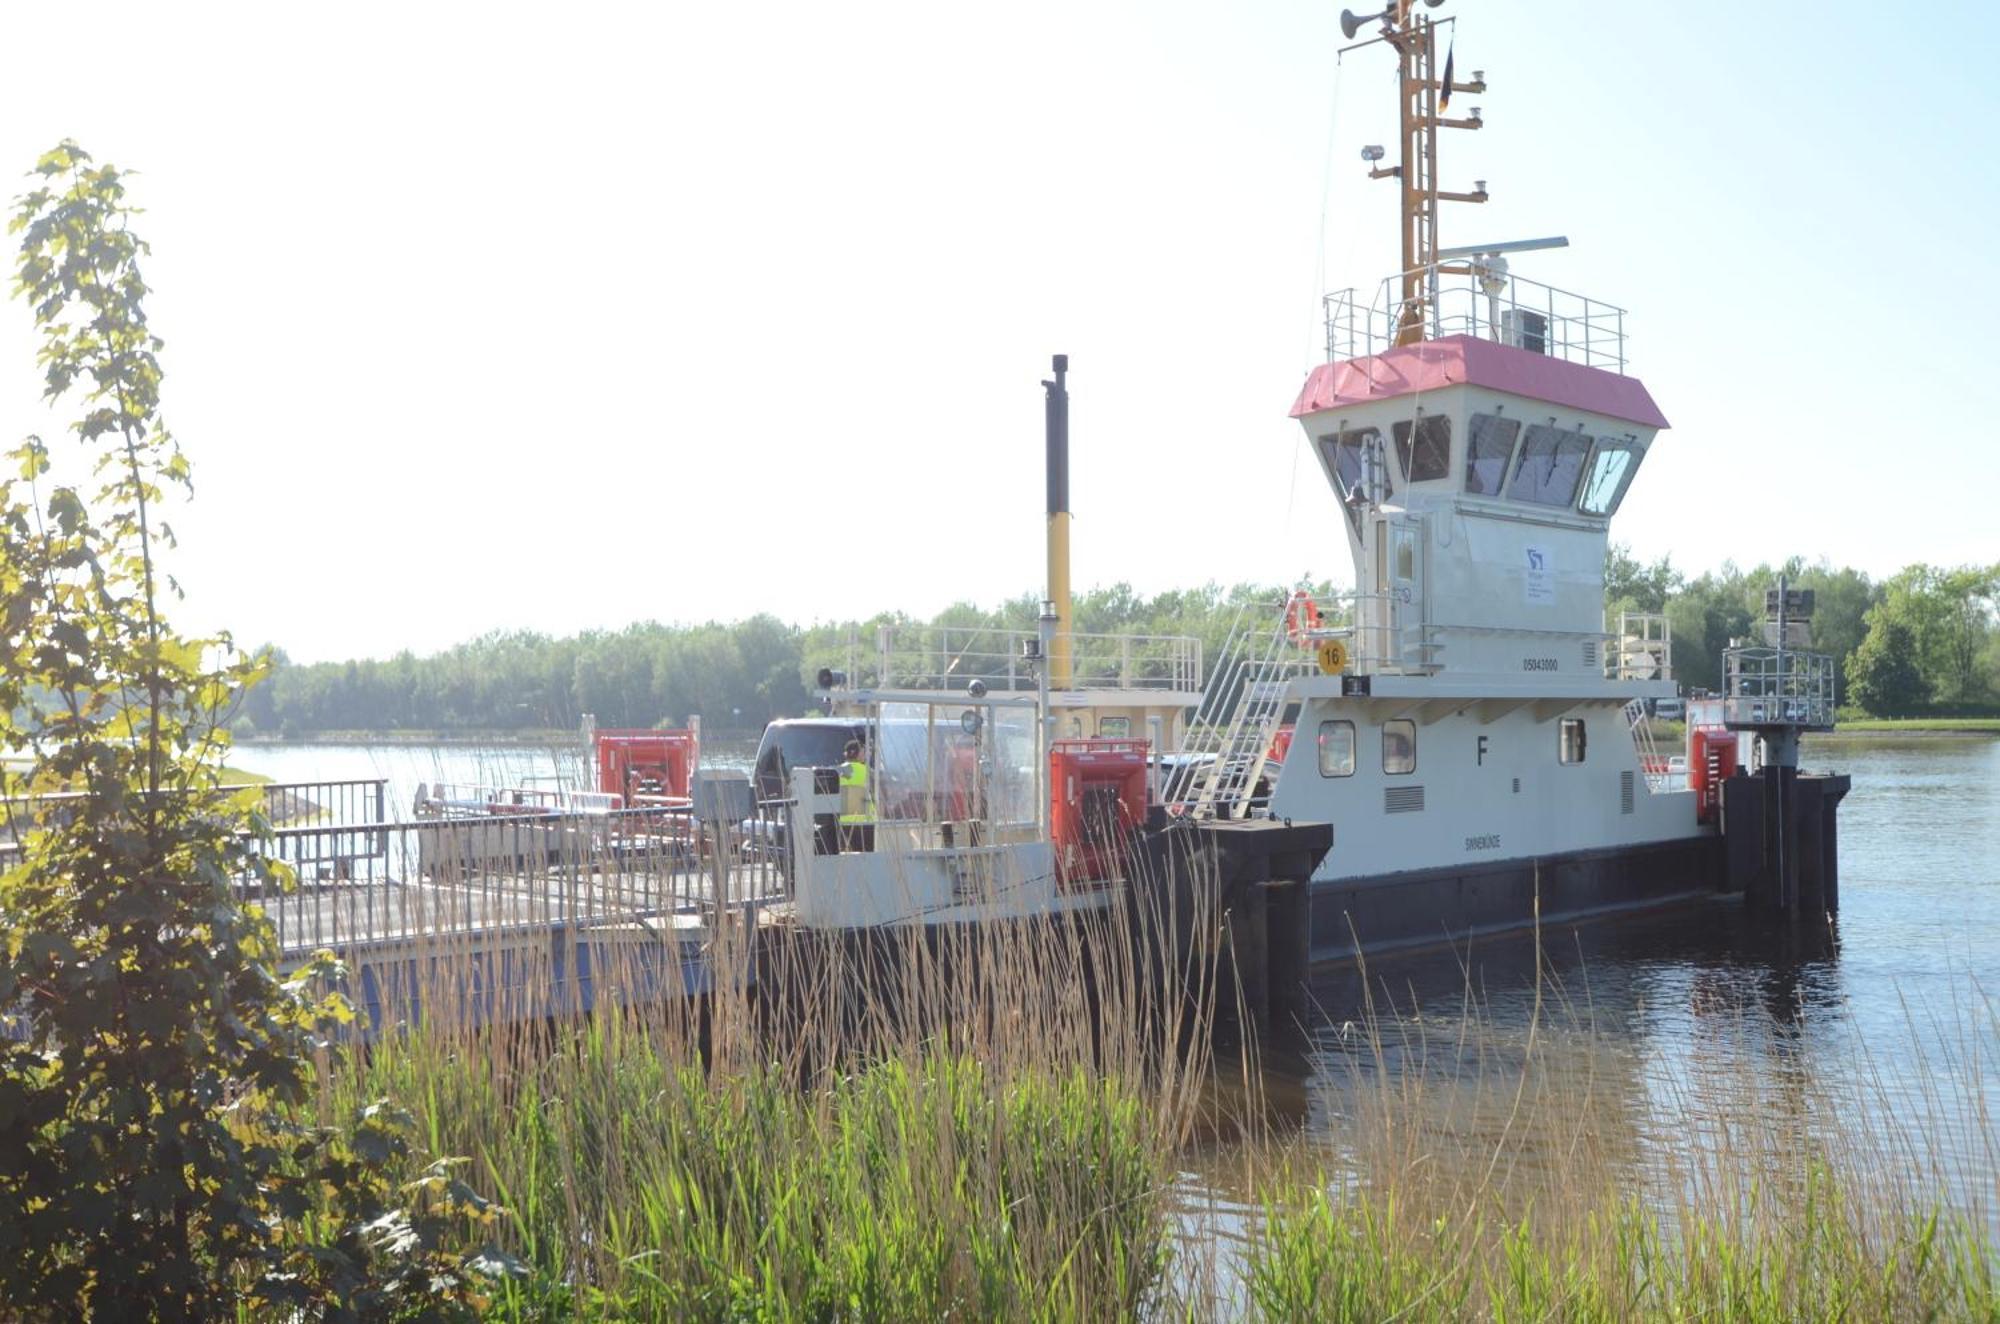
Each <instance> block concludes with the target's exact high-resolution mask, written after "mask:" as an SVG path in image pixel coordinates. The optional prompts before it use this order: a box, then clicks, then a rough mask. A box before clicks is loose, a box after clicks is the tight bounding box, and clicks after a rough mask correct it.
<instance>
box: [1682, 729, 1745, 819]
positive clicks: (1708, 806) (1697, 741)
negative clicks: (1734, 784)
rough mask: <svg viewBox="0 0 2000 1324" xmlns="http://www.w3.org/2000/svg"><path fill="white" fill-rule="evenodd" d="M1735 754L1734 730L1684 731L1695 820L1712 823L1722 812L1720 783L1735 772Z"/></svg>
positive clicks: (1689, 787) (1689, 786)
mask: <svg viewBox="0 0 2000 1324" xmlns="http://www.w3.org/2000/svg"><path fill="white" fill-rule="evenodd" d="M1736 757H1737V750H1736V733H1735V732H1734V731H1731V730H1730V729H1729V728H1728V727H1726V726H1697V727H1695V728H1693V729H1692V730H1690V731H1689V732H1688V789H1690V790H1692V791H1693V792H1694V817H1695V821H1696V822H1697V823H1713V822H1714V821H1715V819H1716V815H1717V814H1719V813H1720V812H1721V811H1722V783H1723V782H1724V781H1725V780H1727V779H1728V778H1730V777H1732V776H1734V775H1735V773H1736Z"/></svg>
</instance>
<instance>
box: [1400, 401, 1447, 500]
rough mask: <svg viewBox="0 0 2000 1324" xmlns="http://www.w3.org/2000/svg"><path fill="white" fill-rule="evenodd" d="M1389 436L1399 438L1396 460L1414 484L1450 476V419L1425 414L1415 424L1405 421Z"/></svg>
mask: <svg viewBox="0 0 2000 1324" xmlns="http://www.w3.org/2000/svg"><path fill="white" fill-rule="evenodd" d="M1389 430H1390V433H1391V434H1392V435H1393V436H1394V437H1395V438H1396V458H1397V459H1399V460H1401V461H1402V462H1403V474H1404V476H1405V477H1406V478H1407V479H1408V480H1409V481H1410V482H1412V483H1427V482H1429V481H1431V480H1432V479H1433V478H1449V477H1451V416H1450V415H1449V414H1426V415H1424V416H1423V417H1422V418H1419V419H1417V420H1416V421H1415V422H1414V423H1412V422H1411V421H1410V420H1409V419H1407V418H1406V419H1404V420H1403V421H1402V422H1400V423H1396V424H1394V425H1393V426H1392V427H1391V428H1390V429H1389Z"/></svg>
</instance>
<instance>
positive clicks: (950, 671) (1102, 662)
mask: <svg viewBox="0 0 2000 1324" xmlns="http://www.w3.org/2000/svg"><path fill="white" fill-rule="evenodd" d="M1057 640H1058V641H1064V640H1066V641H1067V642H1068V644H1069V655H1070V685H1071V687H1072V688H1075V689H1107V690H1133V691H1141V692H1146V691H1150V692H1155V693H1158V692H1178V693H1184V694H1185V693H1193V692H1195V691H1198V690H1200V689H1201V687H1202V679H1203V673H1202V656H1201V640H1199V639H1197V638H1195V637H1194V636H1192V635H1148V634H1085V633H1071V634H1068V635H1058V636H1057ZM1039 648H1040V637H1039V635H1038V634H1037V633H1036V632H1035V631H1033V630H1004V629H993V628H986V627H981V626H897V625H885V626H882V627H880V628H879V629H878V630H877V631H876V637H875V640H874V647H873V648H872V649H870V648H867V647H865V646H863V645H862V644H861V643H860V641H858V640H857V641H856V642H855V643H854V644H853V645H852V646H851V647H850V648H849V650H848V655H847V665H846V668H845V673H844V674H845V676H846V684H847V685H848V686H849V687H852V688H867V687H874V688H881V689H891V688H893V689H943V690H962V689H965V688H966V687H967V686H969V685H970V684H971V683H972V682H973V681H974V680H977V681H979V682H981V683H982V684H984V685H985V686H986V687H987V688H988V689H990V690H1032V689H1034V688H1035V685H1036V679H1035V664H1034V660H1033V658H1034V654H1035V652H1036V651H1037V650H1038V649H1039Z"/></svg>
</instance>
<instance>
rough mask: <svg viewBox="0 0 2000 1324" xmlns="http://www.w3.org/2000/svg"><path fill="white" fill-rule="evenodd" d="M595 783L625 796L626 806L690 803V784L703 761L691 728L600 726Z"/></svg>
mask: <svg viewBox="0 0 2000 1324" xmlns="http://www.w3.org/2000/svg"><path fill="white" fill-rule="evenodd" d="M595 744H596V747H597V789H598V790H600V791H608V792H610V793H611V794H613V795H619V796H623V797H624V807H625V808H627V809H635V808H638V807H639V806H641V805H658V804H687V803H690V800H689V795H690V791H689V788H690V787H691V786H692V785H693V784H694V770H695V767H696V765H697V764H699V763H700V762H701V740H700V738H699V737H698V736H696V735H695V733H694V732H693V731H686V730H674V731H648V730H638V729H631V730H617V729H610V730H602V731H599V732H597V737H596V741H595Z"/></svg>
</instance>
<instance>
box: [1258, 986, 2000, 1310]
mask: <svg viewBox="0 0 2000 1324" xmlns="http://www.w3.org/2000/svg"><path fill="white" fill-rule="evenodd" d="M1692 1019H1693V1020H1694V1023H1695V1025H1696V1027H1697V1030H1696V1033H1697V1035H1698V1039H1697V1041H1696V1042H1692V1043H1689V1044H1687V1045H1686V1046H1685V1050H1684V1051H1685V1058H1684V1060H1679V1061H1666V1060H1661V1059H1660V1057H1659V1056H1657V1055H1656V1054H1650V1055H1649V1054H1648V1053H1646V1052H1641V1051H1638V1050H1637V1049H1635V1048H1634V1046H1633V1042H1632V1040H1631V1039H1630V1038H1628V1037H1627V1036H1626V1035H1625V1034H1624V1033H1623V1027H1621V1026H1617V1025H1606V1024H1600V1023H1599V1022H1598V1020H1597V1018H1596V1014H1595V1012H1594V1010H1593V1009H1592V1008H1591V1007H1590V1005H1589V1004H1588V1001H1587V1000H1585V999H1579V1000H1572V998H1571V996H1570V994H1569V991H1568V990H1566V989H1565V988H1563V986H1562V985H1561V983H1560V981H1558V980H1556V979H1555V978H1554V977H1553V976H1552V975H1550V974H1549V973H1548V972H1547V971H1546V970H1545V971H1544V973H1543V975H1542V978H1541V980H1540V981H1539V982H1538V984H1537V986H1536V992H1535V1000H1534V1005H1533V1006H1532V1008H1531V1009H1530V1010H1529V1012H1528V1014H1527V1016H1526V1019H1525V1023H1522V1021H1521V1020H1519V1019H1517V1018H1515V1017H1513V1016H1511V1015H1510V1016H1507V1017H1500V1016H1496V1015H1494V1014H1492V1013H1491V1011H1490V1010H1489V1009H1488V1008H1486V1007H1485V1006H1483V1005H1482V1004H1481V1002H1480V1000H1479V999H1478V998H1477V997H1476V996H1475V995H1474V991H1473V990H1472V989H1470V988H1468V990H1467V992H1466V995H1465V1001H1464V1005H1463V1006H1462V1007H1461V1008H1460V1010H1459V1014H1457V1015H1455V1016H1452V1015H1439V1014H1438V1013H1437V1011H1436V1010H1435V1009H1433V1010H1432V1013H1431V1014H1430V1015H1428V1016H1423V1015H1419V1014H1417V1013H1416V1009H1415V1008H1414V1007H1412V1008H1408V1009H1406V1010H1405V1012H1404V1013H1403V1014H1397V1013H1396V1011H1395V1010H1394V1009H1393V1008H1383V1009H1379V1010H1378V1009H1375V1008H1371V1009H1370V1011H1369V1014H1368V1015H1367V1016H1366V1017H1365V1018H1364V1020H1363V1022H1362V1023H1360V1024H1358V1025H1355V1026H1353V1027H1351V1029H1350V1031H1349V1033H1348V1035H1347V1036H1346V1042H1345V1043H1344V1044H1339V1047H1340V1051H1338V1052H1335V1053H1331V1054H1329V1055H1328V1058H1327V1059H1326V1060H1323V1062H1322V1082H1323V1084H1322V1089H1323V1096H1322V1098H1321V1100H1320V1103H1321V1106H1322V1107H1323V1108H1324V1109H1325V1110H1326V1111H1327V1112H1328V1113H1329V1114H1330V1115H1331V1116H1332V1117H1333V1118H1335V1119H1336V1120H1335V1121H1334V1122H1333V1123H1332V1124H1331V1125H1329V1126H1327V1127H1326V1128H1325V1129H1324V1132H1323V1137H1324V1138H1323V1140H1322V1141H1321V1142H1320V1143H1317V1144H1314V1143H1307V1142H1305V1141H1303V1140H1302V1139H1297V1138H1294V1139H1285V1138H1281V1137H1275V1136H1267V1137H1266V1138H1265V1139H1264V1140H1263V1142H1262V1143H1259V1144H1254V1145H1252V1146H1250V1147H1249V1153H1248V1155H1247V1156H1246V1160H1245V1167H1246V1175H1245V1177H1244V1180H1245V1182H1246V1186H1247V1189H1250V1190H1252V1191H1254V1192H1255V1199H1254V1204H1255V1208H1256V1215H1257V1216H1256V1218H1255V1221H1254V1226H1253V1227H1252V1228H1251V1230H1250V1231H1249V1233H1248V1234H1247V1235H1246V1236H1245V1238H1244V1243H1245V1244H1244V1247H1243V1251H1242V1256H1241V1278H1242V1291H1241V1294H1240V1300H1241V1302H1242V1305H1243V1308H1244V1313H1247V1314H1254V1315H1256V1316H1257V1317H1260V1318H1263V1319H1267V1320H1273V1321H1291V1320H1336V1321H1339V1320H1356V1321H1358V1320H1382V1319H1397V1320H1411V1321H1444V1320H1453V1321H1456V1320H1467V1319H1471V1320H1492V1321H1517V1320H1562V1321H1640V1320H1710V1319H1713V1320H1744V1321H1752V1322H1761V1321H1792V1320H1827V1321H1831V1320H1885V1321H1889V1320H1943V1319H1951V1320H1959V1319H1965V1320H2000V1291H1996V1283H1997V1282H2000V1279H1996V1272H2000V1255H1996V1248H1995V1243H1994V1239H1993V1238H1994V1231H1995V1226H1996V1224H1995V1213H1996V1206H1995V1202H1994V1197H1995V1193H1996V1191H1995V1183H1996V1180H2000V1165H1996V1163H1995V1150H1994V1137H1995V1133H1994V1130H1993V1128H1992V1125H1991V1119H1990V1115H1989V1113H1988V1106H1989V1099H1988V1088H1987V1083H1986V1082H1987V1081H1988V1073H1987V1072H1986V1070H1985V1067H1984V1063H1985V1062H1987V1061H1990V1059H1991V1052H1992V1049H1993V1047H1994V1046H1995V1045H1996V1044H2000V1024H1997V1023H1996V1018H1995V1016H1994V1014H1993V1012H1992V1009H1991V1008H1990V1007H1989V1006H1987V1005H1986V1004H1985V1003H1984V1002H1983V1001H1981V1000H1978V999H1973V1000H1969V1001H1966V1002H1963V1003H1961V1004H1955V1005H1954V1006H1953V1007H1951V1008H1949V1009H1948V1010H1946V1011H1944V1012H1942V1013H1940V1014H1938V1015H1930V1014H1926V1013H1919V1012H1918V1011H1916V1010H1914V1009H1907V1008H1906V1009H1905V1014H1904V1019H1903V1027H1902V1032H1903V1034H1904V1035H1905V1036H1907V1038H1908V1040H1909V1041H1910V1043H1912V1044H1915V1043H1919V1042H1922V1043H1926V1044H1928V1045H1929V1051H1927V1052H1924V1053H1918V1054H1916V1055H1915V1056H1914V1058H1911V1057H1910V1056H1908V1055H1907V1054H1906V1055H1904V1057H1903V1059H1902V1060H1901V1061H1900V1062H1899V1065H1898V1066H1897V1067H1895V1068H1893V1069H1892V1068H1890V1067H1889V1066H1887V1065H1886V1064H1885V1063H1884V1062H1883V1061H1881V1060H1879V1059H1878V1057H1877V1056H1876V1049H1878V1048H1879V1049H1884V1050H1886V1049H1888V1048H1889V1047H1890V1045H1887V1044H1878V1045H1876V1046H1874V1047H1871V1046H1870V1044H1868V1043H1867V1042H1865V1041H1863V1040H1862V1039H1861V1037H1860V1035H1859V1033H1858V1032H1850V1034H1849V1036H1848V1037H1847V1038H1845V1039H1842V1038H1840V1037H1839V1036H1838V1035H1837V1034H1834V1033H1832V1032H1829V1031H1825V1030H1824V1029H1823V1030H1822V1031H1821V1033H1822V1034H1823V1035H1825V1036H1827V1038H1828V1039H1830V1040H1831V1041H1830V1042H1821V1043H1818V1044H1816V1045H1815V1054H1816V1056H1817V1057H1818V1058H1819V1060H1820V1061H1821V1063H1822V1064H1823V1065H1833V1064H1835V1063H1838V1064H1840V1066H1841V1067H1844V1068H1846V1069H1835V1070H1829V1071H1825V1072H1823V1073H1822V1072H1813V1071H1807V1070H1805V1069H1804V1068H1803V1065H1802V1063H1801V1062H1800V1061H1799V1060H1798V1059H1799V1053H1800V1043H1799V1040H1800V1037H1801V1035H1802V1034H1803V1033H1804V1028H1803V1027H1802V1025H1801V1024H1800V1023H1799V1022H1798V1021H1796V1020H1792V1019H1788V1018H1786V1017H1783V1016H1779V1015H1774V1014H1772V1012H1771V1011H1770V1010H1769V1009H1768V1008H1767V1007H1765V1006H1763V1005H1761V1004H1757V1003H1754V1002H1753V1003H1745V1004H1731V1003H1728V1002H1726V1001H1722V1000H1718V1001H1717V1002H1716V1003H1715V1004H1714V1005H1710V1006H1705V1007H1704V1008H1703V1009H1702V1010H1701V1012H1700V1014H1699V1015H1698V1016H1696V1017H1694V1018H1692ZM1338 1042H1339V1041H1338V1038H1336V1043H1338ZM1898 1047H1903V1046H1898Z"/></svg>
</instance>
